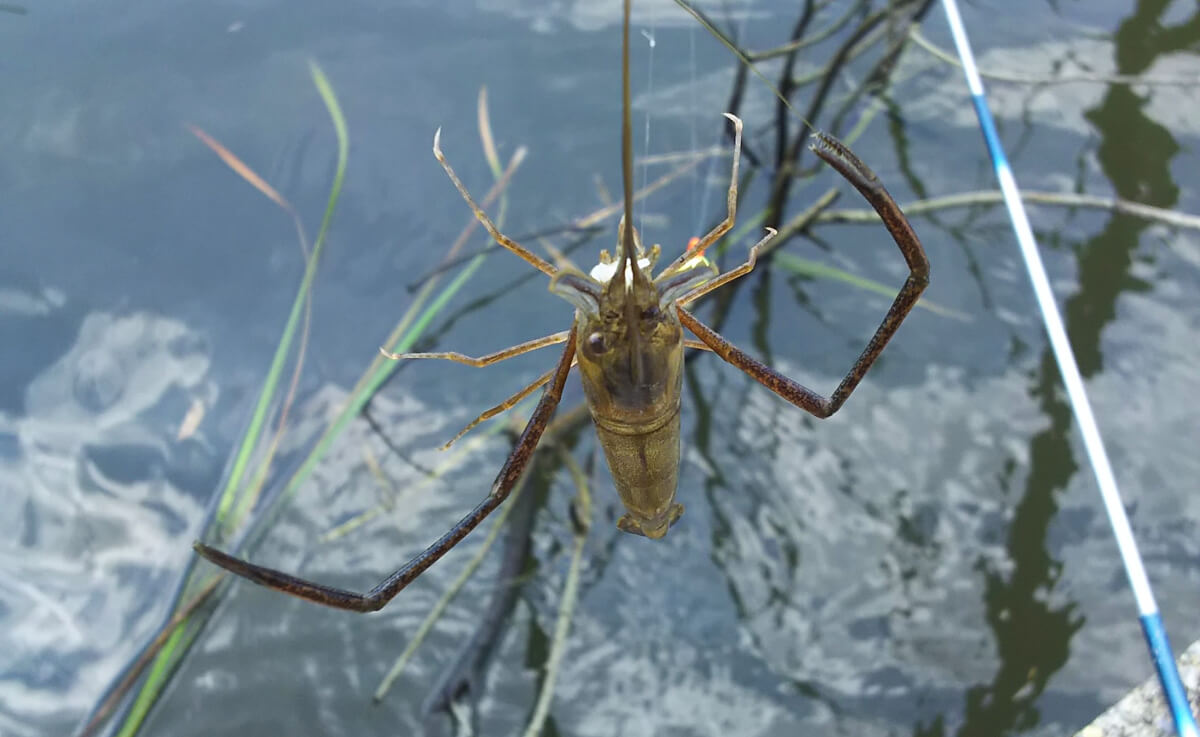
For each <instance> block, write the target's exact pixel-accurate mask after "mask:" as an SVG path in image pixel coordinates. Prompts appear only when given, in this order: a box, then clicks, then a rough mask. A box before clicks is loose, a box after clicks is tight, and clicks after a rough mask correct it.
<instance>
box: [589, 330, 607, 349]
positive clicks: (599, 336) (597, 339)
mask: <svg viewBox="0 0 1200 737" xmlns="http://www.w3.org/2000/svg"><path fill="white" fill-rule="evenodd" d="M587 345H588V349H589V350H590V351H591V352H592V353H603V352H605V351H606V350H608V344H607V343H605V342H604V334H603V333H601V332H599V331H597V332H595V333H592V334H591V335H589V336H588V337H587Z"/></svg>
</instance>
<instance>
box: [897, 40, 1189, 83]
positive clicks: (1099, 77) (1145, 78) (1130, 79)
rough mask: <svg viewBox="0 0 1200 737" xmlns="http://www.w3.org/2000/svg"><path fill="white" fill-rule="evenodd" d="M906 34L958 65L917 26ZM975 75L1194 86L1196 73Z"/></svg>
mask: <svg viewBox="0 0 1200 737" xmlns="http://www.w3.org/2000/svg"><path fill="white" fill-rule="evenodd" d="M908 35H909V36H910V37H911V38H912V40H913V41H915V42H916V44H917V45H918V46H920V47H921V48H923V49H925V50H926V51H928V52H929V53H930V54H931V55H933V56H934V57H936V58H938V59H940V60H942V61H944V62H946V63H947V64H950V65H952V66H955V67H958V68H960V69H961V68H962V62H960V61H959V60H958V57H956V56H954V55H953V54H950V53H947V52H946V51H944V50H943V49H941V48H940V47H938V46H936V45H934V44H933V42H931V41H930V40H929V39H927V38H925V36H924V35H922V34H921V31H920V28H919V27H917V26H913V27H912V28H911V29H910V30H909V32H908ZM979 76H981V77H984V78H985V79H991V80H994V81H996V82H1011V83H1013V84H1076V83H1082V84H1144V85H1150V86H1161V87H1195V86H1196V85H1197V79H1196V77H1158V76H1149V75H1138V74H1083V73H1079V72H1076V73H1068V74H1061V75H1058V76H1054V77H1049V76H1039V75H1036V74H1021V73H1019V72H988V71H984V70H982V69H980V70H979Z"/></svg>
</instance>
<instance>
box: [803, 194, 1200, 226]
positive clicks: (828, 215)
mask: <svg viewBox="0 0 1200 737" xmlns="http://www.w3.org/2000/svg"><path fill="white" fill-rule="evenodd" d="M1021 199H1022V200H1024V201H1025V202H1029V203H1031V204H1035V205H1053V206H1057V207H1086V208H1089V209H1096V210H1109V211H1112V212H1119V213H1121V214H1123V215H1132V216H1134V217H1140V218H1145V219H1146V220H1153V221H1156V222H1160V223H1163V224H1166V225H1170V226H1172V227H1176V228H1187V229H1188V230H1200V216H1196V215H1190V214H1188V213H1183V212H1175V211H1173V210H1164V209H1163V208H1161V207H1154V206H1152V205H1143V204H1141V203H1140V202H1130V201H1129V200H1122V199H1115V198H1110V197H1097V196H1095V195H1086V194H1069V193H1065V192H1037V191H1031V190H1021ZM1003 203H1004V195H1003V194H1002V193H1001V192H1000V190H998V189H991V190H980V191H977V192H963V193H962V194H954V195H947V196H945V197H931V198H929V199H925V200H916V201H915V202H910V203H908V204H906V205H901V208H900V209H902V210H904V213H905V214H906V215H908V216H909V217H912V216H913V215H922V214H925V213H927V212H933V211H935V210H945V209H949V208H953V207H972V206H975V205H999V204H1003ZM815 222H818V223H860V224H867V223H877V222H879V215H877V214H876V213H875V211H874V210H871V209H866V208H864V209H855V210H830V211H828V212H822V213H820V214H818V215H817V216H816V218H815ZM782 235H783V230H782V229H781V230H780V236H782Z"/></svg>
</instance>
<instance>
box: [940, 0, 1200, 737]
mask: <svg viewBox="0 0 1200 737" xmlns="http://www.w3.org/2000/svg"><path fill="white" fill-rule="evenodd" d="M942 6H943V7H944V8H945V9H946V19H947V20H948V21H949V22H950V31H951V33H952V34H953V35H954V45H955V47H957V49H958V58H959V59H960V60H961V61H962V66H963V71H964V72H965V73H966V76H967V87H969V88H970V90H971V101H972V102H974V104H975V113H976V115H978V116H979V127H980V129H982V131H983V139H984V141H985V142H986V143H987V148H988V153H989V154H990V155H991V157H992V166H993V168H994V169H995V171H996V178H997V179H998V180H1000V191H1001V192H1002V193H1003V194H1004V203H1005V205H1006V206H1007V207H1008V215H1009V218H1010V219H1011V220H1012V225H1013V230H1014V231H1015V232H1016V236H1017V243H1019V244H1020V246H1021V255H1022V256H1023V257H1024V258H1025V268H1026V270H1027V271H1028V272H1029V280H1030V281H1031V282H1033V292H1034V294H1035V295H1036V296H1037V302H1038V307H1039V308H1041V311H1042V320H1043V321H1044V322H1045V324H1046V332H1047V333H1048V334H1049V335H1050V347H1051V349H1052V350H1053V351H1054V358H1055V360H1056V361H1057V362H1058V370H1059V371H1060V372H1061V374H1062V379H1063V383H1064V384H1066V387H1067V396H1068V397H1069V398H1070V401H1071V410H1072V412H1073V413H1074V414H1075V420H1076V422H1078V423H1079V429H1080V431H1081V432H1082V433H1083V444H1084V448H1085V449H1086V450H1087V455H1088V459H1089V460H1090V461H1091V464H1092V471H1093V472H1094V473H1095V474H1096V483H1097V484H1099V486H1100V496H1101V497H1102V498H1103V499H1104V508H1105V510H1106V511H1107V513H1108V521H1109V523H1110V524H1111V525H1112V529H1113V535H1114V536H1115V537H1116V539H1117V548H1118V549H1119V550H1120V552H1121V561H1122V563H1124V565H1125V573H1126V575H1127V576H1129V585H1130V587H1131V588H1132V589H1133V596H1134V599H1135V600H1136V601H1137V608H1138V615H1139V618H1140V619H1141V622H1142V632H1143V633H1144V634H1145V635H1146V644H1147V645H1148V646H1149V648H1150V657H1151V659H1152V660H1153V661H1154V667H1155V669H1156V670H1157V671H1158V680H1159V682H1160V683H1162V688H1163V693H1164V694H1166V697H1167V698H1166V700H1167V705H1168V707H1169V708H1170V710H1171V716H1172V717H1173V718H1174V720H1175V730H1176V731H1177V732H1178V733H1179V735H1180V737H1198V735H1197V730H1196V720H1195V718H1194V717H1193V716H1192V712H1191V709H1190V708H1189V706H1188V701H1187V693H1186V692H1185V691H1184V688H1183V683H1182V682H1181V681H1180V679H1179V671H1178V669H1176V667H1175V658H1174V656H1173V655H1172V653H1171V646H1170V645H1169V644H1168V643H1167V633H1166V630H1165V629H1164V628H1163V622H1162V615H1160V614H1159V612H1158V604H1156V603H1155V601H1154V593H1153V592H1152V591H1151V590H1150V581H1149V579H1147V578H1146V569H1145V567H1144V566H1143V565H1142V558H1141V555H1139V554H1138V549H1137V543H1136V542H1135V541H1134V539H1133V531H1132V530H1131V529H1130V527H1129V518H1128V517H1126V515H1125V507H1124V505H1123V504H1122V503H1121V494H1120V492H1119V491H1118V490H1117V481H1116V478H1115V477H1114V476H1113V470H1112V466H1111V465H1110V464H1109V462H1108V454H1107V453H1106V452H1105V451H1104V441H1103V440H1101V438H1100V430H1099V429H1098V428H1097V427H1096V418H1095V417H1094V416H1093V415H1092V408H1091V405H1090V404H1088V398H1087V392H1086V391H1085V390H1084V387H1083V378H1082V377H1081V376H1080V374H1079V366H1078V365H1076V363H1075V355H1074V354H1073V353H1072V352H1071V344H1070V342H1069V341H1068V340H1067V331H1066V328H1065V327H1063V321H1062V316H1061V315H1060V314H1059V312H1058V306H1057V304H1055V302H1054V293H1053V292H1052V291H1051V290H1050V280H1049V279H1048V278H1047V277H1046V269H1045V267H1044V266H1043V265H1042V258H1041V256H1040V255H1039V254H1038V247H1037V243H1036V242H1035V241H1034V238H1033V230H1032V229H1031V228H1030V227H1029V218H1028V217H1026V215H1025V207H1024V205H1023V204H1022V203H1021V195H1020V193H1019V192H1018V191H1017V183H1016V181H1015V180H1014V179H1013V174H1012V169H1010V168H1009V166H1008V158H1007V157H1006V156H1005V155H1004V148H1003V146H1001V144H1000V138H999V136H998V135H997V134H996V124H995V122H994V121H993V120H992V113H991V111H990V110H989V109H988V104H987V100H986V99H985V98H984V96H983V82H981V81H980V79H979V70H978V69H977V68H976V67H975V57H974V55H972V53H971V45H970V41H968V39H967V32H966V29H965V28H963V23H962V17H961V16H960V15H959V13H958V4H957V3H956V2H955V0H942Z"/></svg>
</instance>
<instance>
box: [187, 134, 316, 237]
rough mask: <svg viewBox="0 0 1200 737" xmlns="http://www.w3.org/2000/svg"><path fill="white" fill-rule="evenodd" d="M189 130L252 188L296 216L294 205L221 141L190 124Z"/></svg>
mask: <svg viewBox="0 0 1200 737" xmlns="http://www.w3.org/2000/svg"><path fill="white" fill-rule="evenodd" d="M188 130H190V131H191V132H192V135H194V136H195V137H196V138H199V139H200V142H201V143H203V144H204V145H205V146H208V147H209V148H211V149H212V150H213V153H215V154H216V155H217V156H220V157H221V161H224V162H225V165H226V166H228V167H229V168H230V169H233V170H234V171H235V172H236V173H237V175H238V176H240V177H241V178H242V179H245V180H246V181H247V182H249V184H250V186H252V187H254V188H255V189H257V190H258V191H259V192H262V193H263V194H264V195H266V196H267V197H268V198H270V199H271V201H272V202H274V203H275V204H277V205H279V206H280V207H282V208H283V209H284V210H287V212H288V213H289V214H292V215H295V210H294V209H293V208H292V203H290V202H288V201H287V200H285V199H284V198H283V195H281V194H279V193H278V192H276V191H275V188H274V187H272V186H271V185H269V184H267V182H266V181H265V180H264V179H263V178H262V177H260V176H259V175H257V174H255V173H254V170H253V169H251V168H250V167H249V166H246V164H244V163H243V162H242V160H241V159H239V158H238V157H237V156H235V155H234V153H233V152H232V151H230V150H229V149H227V148H225V147H224V146H223V145H221V142H220V141H218V140H217V139H215V138H213V137H212V136H210V135H208V134H207V133H205V132H204V131H203V130H202V129H200V128H198V127H196V126H194V125H191V124H190V123H189V124H188Z"/></svg>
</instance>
